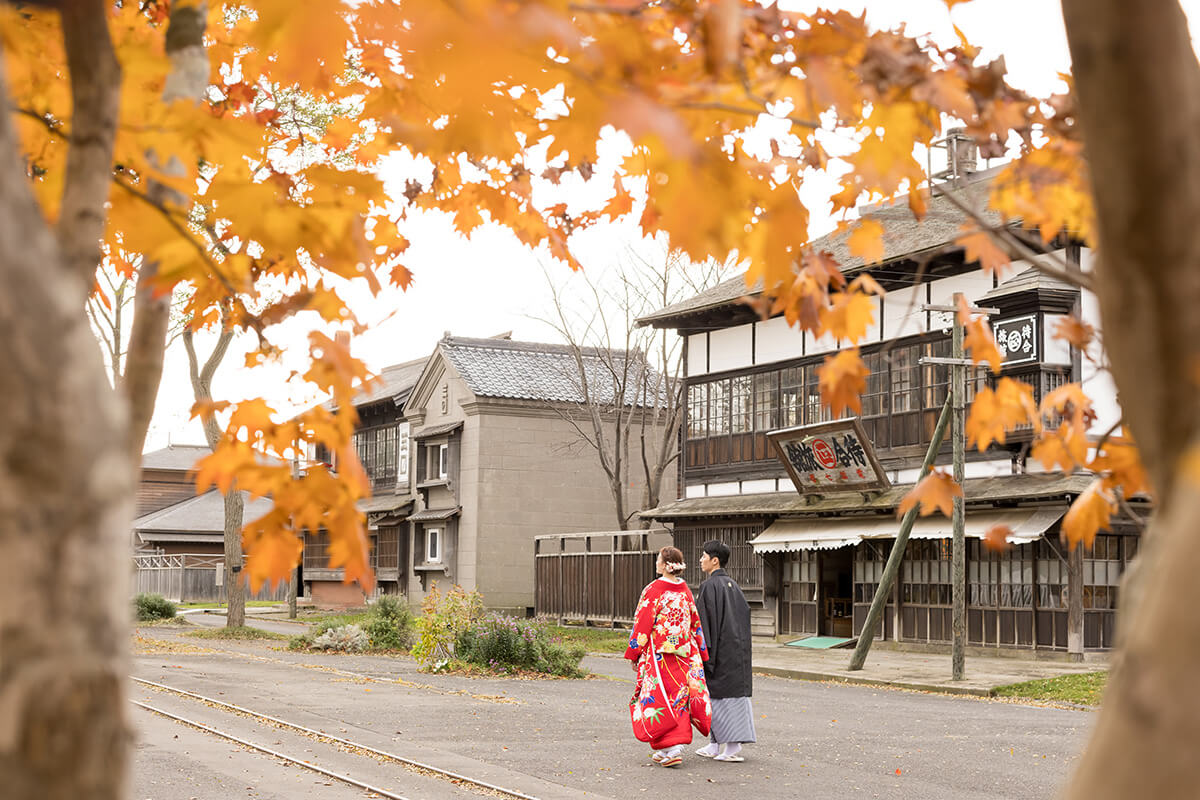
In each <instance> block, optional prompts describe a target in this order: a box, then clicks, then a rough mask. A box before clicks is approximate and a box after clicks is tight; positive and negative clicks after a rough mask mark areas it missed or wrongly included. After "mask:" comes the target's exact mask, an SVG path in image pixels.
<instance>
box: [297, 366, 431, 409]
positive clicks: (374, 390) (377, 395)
mask: <svg viewBox="0 0 1200 800" xmlns="http://www.w3.org/2000/svg"><path fill="white" fill-rule="evenodd" d="M425 361H426V359H424V358H418V359H415V360H413V361H405V362H402V363H400V364H392V365H391V366H390V367H384V368H383V369H381V370H380V371H379V375H378V376H377V377H376V379H375V381H374V382H372V383H371V384H370V386H369V387H368V388H367V391H362V390H360V393H359V394H358V395H356V396H355V398H354V406H355V408H361V407H362V406H369V405H371V404H373V403H378V402H381V401H383V400H392V401H393V402H395V403H396V405H398V406H399V405H403V404H404V401H405V400H407V399H408V396H409V394H411V393H412V390H413V387H414V386H416V385H417V379H418V378H420V377H421V372H422V371H423V370H424V369H425ZM321 407H322V408H328V409H334V408H336V407H337V404H335V403H334V402H333V400H326V401H325V402H324V403H322V404H321Z"/></svg>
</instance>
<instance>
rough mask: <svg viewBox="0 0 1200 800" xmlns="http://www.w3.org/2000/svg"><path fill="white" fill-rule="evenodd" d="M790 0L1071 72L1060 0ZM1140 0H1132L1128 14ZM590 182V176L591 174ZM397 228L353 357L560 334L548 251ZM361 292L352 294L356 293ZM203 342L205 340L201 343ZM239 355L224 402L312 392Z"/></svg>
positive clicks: (177, 425)
mask: <svg viewBox="0 0 1200 800" xmlns="http://www.w3.org/2000/svg"><path fill="white" fill-rule="evenodd" d="M781 5H783V6H784V7H786V8H789V9H797V10H802V11H811V10H813V9H815V8H817V7H818V6H823V7H827V8H828V7H831V6H833V7H840V8H845V9H848V10H850V11H853V12H856V13H857V12H860V11H862V10H864V9H865V10H866V12H867V16H868V20H869V21H871V22H872V23H873V24H874V25H875V26H877V27H881V28H891V27H897V26H901V25H903V26H907V29H908V32H909V33H910V34H913V35H916V34H929V35H931V36H933V37H934V38H935V39H936V40H938V41H940V42H944V43H947V44H949V43H951V42H953V41H955V34H954V31H953V28H952V23H953V24H956V25H958V27H959V28H961V29H962V30H963V31H964V32H965V33H966V35H967V36H968V37H969V38H970V40H971V41H972V42H974V43H975V44H976V45H978V46H980V47H982V48H983V57H984V58H992V57H995V56H996V55H1000V54H1003V55H1004V57H1005V61H1006V65H1007V67H1008V70H1009V81H1010V82H1011V83H1013V84H1014V85H1016V86H1017V87H1019V88H1022V89H1025V90H1027V91H1029V92H1031V93H1032V94H1035V95H1044V94H1047V93H1049V92H1052V91H1061V89H1062V88H1063V84H1062V83H1061V81H1060V80H1059V79H1058V77H1057V75H1058V73H1060V72H1064V71H1066V70H1067V69H1068V68H1069V65H1070V59H1069V56H1068V52H1067V43H1066V36H1065V33H1064V31H1063V24H1062V17H1061V15H1060V11H1059V7H1058V4H1057V3H1055V2H1051V1H1050V0H974V2H970V3H966V4H961V5H958V6H956V7H955V9H954V11H953V12H948V11H947V10H946V6H945V4H944V2H942V0H869V1H868V2H853V1H852V0H851V1H848V2H833V3H830V2H825V3H816V2H807V0H805V1H804V2H800V1H799V0H793V1H791V2H786V1H785V2H782V3H781ZM1183 5H1184V9H1185V11H1187V12H1188V15H1189V18H1194V16H1195V13H1196V12H1197V10H1200V0H1185V2H1184V3H1183ZM1135 7H1136V4H1133V3H1131V13H1133V9H1134V8H1135ZM597 183H598V182H597ZM831 225H832V222H831V220H829V219H827V218H826V219H814V221H813V228H814V229H813V230H812V231H810V232H811V233H812V234H813V235H820V234H822V233H824V232H825V230H826V229H828V228H829V227H830V226H831ZM405 235H406V236H407V237H408V239H409V240H410V241H411V243H412V244H411V247H410V248H409V250H408V253H407V254H406V255H407V257H406V259H405V263H406V264H407V266H408V267H409V268H410V269H412V270H413V272H414V273H415V275H416V279H415V281H414V283H413V286H412V287H411V288H410V289H409V291H408V292H406V293H404V292H399V291H385V293H384V294H383V295H381V296H380V297H379V298H376V299H373V300H371V299H370V298H368V297H367V296H366V293H365V292H364V293H363V294H362V296H361V302H356V303H355V308H356V310H357V311H358V313H359V316H360V319H361V320H363V321H364V322H367V323H369V324H370V325H371V329H370V330H369V331H368V332H367V333H366V334H364V335H361V336H358V337H356V338H355V340H354V345H353V347H354V353H355V355H357V356H359V357H360V358H363V359H364V360H366V362H367V363H368V365H369V366H370V367H371V368H372V369H375V370H378V369H382V368H383V367H385V366H387V365H389V364H395V363H398V362H401V361H407V360H410V359H415V358H422V357H425V356H427V355H429V353H431V352H432V350H433V348H434V345H435V344H436V343H437V340H438V339H440V338H441V336H442V335H443V333H444V332H446V331H450V332H451V333H453V334H455V335H459V336H491V335H494V334H497V333H500V332H503V331H512V333H513V337H514V338H517V339H525V340H533V341H557V340H558V337H557V335H556V333H555V332H554V331H553V330H552V329H550V328H548V327H547V326H546V325H544V324H542V323H539V322H537V321H536V320H535V319H533V318H534V317H538V316H542V315H545V314H546V313H547V309H548V307H549V290H548V289H547V287H546V285H545V279H544V277H543V273H542V266H541V264H543V263H545V264H551V270H552V274H553V273H554V271H557V277H556V278H555V279H556V280H557V281H558V282H559V284H560V290H566V291H570V289H571V288H572V285H573V284H572V282H576V283H577V282H578V278H577V277H576V276H575V275H574V274H573V273H572V272H571V271H570V270H569V269H568V268H567V267H566V266H563V265H561V264H554V263H552V262H550V260H549V257H548V254H547V253H546V252H545V251H543V252H541V253H537V252H534V251H531V250H528V249H527V248H525V247H523V246H521V245H519V244H518V243H517V242H516V241H515V239H514V238H513V237H512V236H511V235H508V234H506V233H505V232H503V231H502V230H500V229H499V228H497V227H495V226H488V227H484V228H480V229H477V230H476V231H475V232H474V234H473V235H472V237H471V238H470V239H469V240H467V239H464V238H463V237H461V236H459V235H457V234H456V233H455V232H454V231H453V229H452V227H451V225H450V223H449V221H448V218H445V217H442V216H441V215H436V214H435V215H426V217H425V218H423V219H422V220H421V222H420V225H419V226H415V225H410V226H409V228H408V229H407V230H406V231H405ZM626 246H630V247H635V248H637V249H638V250H639V252H643V253H646V254H651V253H653V252H655V251H661V249H662V246H661V244H660V245H657V246H656V245H655V243H653V242H650V241H646V240H643V239H642V238H641V237H640V235H639V232H638V231H637V230H636V228H635V227H634V226H633V225H630V224H623V225H622V224H618V225H613V226H608V227H607V228H606V229H603V230H598V229H594V230H591V231H588V232H585V233H584V234H581V235H578V236H576V237H575V238H573V239H572V243H571V249H572V252H573V253H575V255H576V257H577V258H578V259H579V260H580V261H581V263H583V265H584V268H585V269H587V270H589V272H593V273H594V272H600V271H603V270H605V269H606V268H607V267H608V266H609V265H610V264H612V263H613V261H614V259H616V258H618V257H619V256H620V254H621V253H622V252H623V250H624V248H625V247H626ZM355 299H356V300H359V299H360V298H355ZM295 322H296V323H297V324H294V325H293V326H291V327H292V328H293V329H294V330H295V337H294V340H295V341H296V343H297V344H298V345H299V347H300V348H301V349H302V350H303V349H305V348H306V344H305V342H306V340H305V338H304V331H306V330H307V329H308V326H310V325H311V324H312V321H311V320H309V319H305V318H300V319H298V320H296V321H295ZM198 342H199V347H200V349H201V351H202V352H203V351H204V350H206V349H207V341H206V339H205V338H204V337H201V338H199V339H198ZM249 344H250V342H248V341H247V342H245V343H243V347H242V349H241V350H240V351H237V350H236V348H231V351H230V354H229V356H227V357H226V361H225V364H224V365H223V366H222V368H221V370H220V371H219V372H218V374H217V378H216V382H215V384H216V385H215V387H214V392H215V394H216V395H217V396H218V397H220V398H224V399H233V400H237V399H242V398H245V397H254V396H265V397H268V398H270V399H272V400H274V401H275V402H276V404H277V406H278V407H280V408H281V409H285V410H287V411H292V410H295V409H297V408H301V407H304V406H307V405H309V404H310V403H312V402H315V401H316V400H318V399H319V398H317V397H315V396H304V395H303V394H302V393H300V392H299V391H298V388H297V389H292V388H289V387H288V386H286V385H285V384H284V382H283V379H284V378H285V376H286V370H287V368H293V367H297V366H299V365H300V363H301V362H300V361H296V362H293V363H291V364H288V365H287V366H286V367H284V368H281V369H278V370H276V369H270V370H263V369H258V370H253V371H251V370H246V369H245V368H243V367H242V360H243V359H242V354H243V353H244V352H245V351H246V350H247V349H248V348H249ZM191 403H192V396H191V386H190V383H189V380H188V377H187V359H186V355H185V354H184V352H183V348H182V346H180V345H176V346H173V347H172V348H171V349H170V350H168V353H167V365H166V369H165V370H164V374H163V381H162V388H161V390H160V392H159V396H158V405H157V408H156V412H155V416H154V421H153V422H152V424H151V427H150V433H149V436H148V438H147V444H146V449H147V450H153V449H157V448H159V447H163V446H165V445H166V444H168V442H173V443H176V444H198V443H203V441H204V438H203V434H202V432H201V430H200V426H199V425H198V424H196V423H195V422H189V421H188V409H189V408H190V407H191Z"/></svg>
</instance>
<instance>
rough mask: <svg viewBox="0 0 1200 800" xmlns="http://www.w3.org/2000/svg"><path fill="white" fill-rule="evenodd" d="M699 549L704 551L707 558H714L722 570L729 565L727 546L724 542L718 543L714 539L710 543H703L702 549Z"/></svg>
mask: <svg viewBox="0 0 1200 800" xmlns="http://www.w3.org/2000/svg"><path fill="white" fill-rule="evenodd" d="M701 549H703V550H704V552H705V553H706V554H707V555H708V556H709V558H715V559H716V560H717V563H719V564H720V565H721V567H722V569H724V567H725V565H726V564H728V563H729V545H727V544H725V543H724V542H718V541H717V540H716V539H714V540H712V541H711V542H705V543H704V547H703V548H701Z"/></svg>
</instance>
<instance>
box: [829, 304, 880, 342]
mask: <svg viewBox="0 0 1200 800" xmlns="http://www.w3.org/2000/svg"><path fill="white" fill-rule="evenodd" d="M875 307H876V301H875V300H873V299H872V298H871V297H870V296H869V295H866V294H863V293H862V292H857V291H855V292H850V291H846V292H839V293H837V294H835V295H834V296H833V297H832V298H831V301H830V304H829V306H828V307H826V308H822V309H821V311H820V321H821V329H822V330H823V331H824V332H826V333H829V334H831V335H833V336H834V337H836V338H837V339H845V340H847V341H850V342H854V343H856V344H857V343H858V342H859V341H861V340H862V339H863V337H865V336H866V335H867V329H868V328H869V327H870V326H871V323H873V322H874V321H875Z"/></svg>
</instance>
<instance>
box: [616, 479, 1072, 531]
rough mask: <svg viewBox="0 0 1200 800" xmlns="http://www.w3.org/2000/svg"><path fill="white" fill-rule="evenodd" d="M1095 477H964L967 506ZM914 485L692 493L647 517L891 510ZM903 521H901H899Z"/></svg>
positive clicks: (1038, 494) (1057, 491)
mask: <svg viewBox="0 0 1200 800" xmlns="http://www.w3.org/2000/svg"><path fill="white" fill-rule="evenodd" d="M1093 480H1095V478H1094V477H1093V476H1091V475H1056V474H1044V475H1043V474H1036V475H1035V474H1025V475H1002V476H998V477H993V478H972V479H969V480H966V481H964V485H963V494H964V496H965V497H966V503H967V505H968V506H969V505H972V504H974V503H991V502H1004V501H1013V500H1035V499H1042V500H1049V499H1053V498H1059V497H1061V498H1066V497H1067V496H1069V495H1077V494H1079V493H1080V492H1082V491H1083V490H1084V489H1086V488H1087V487H1088V486H1090V485H1091V483H1092V482H1093ZM910 489H912V484H906V485H896V486H892V487H891V488H890V489H888V490H887V491H884V492H880V493H879V494H877V495H874V496H872V497H871V498H870V499H869V500H864V499H863V496H862V493H860V492H840V493H837V494H829V495H823V496H819V497H816V498H812V497H806V496H803V495H801V494H799V493H798V492H771V493H767V494H744V495H729V496H722V497H689V498H687V499H684V500H675V501H673V502H670V503H663V504H662V505H661V506H659V507H658V508H652V509H650V510H649V511H643V512H641V514H640V515H639V516H641V517H642V518H644V519H655V520H665V521H670V520H676V519H688V518H700V517H725V516H764V517H774V516H782V515H788V516H791V515H798V514H822V513H838V512H846V511H888V510H891V509H894V508H896V507H897V506H899V505H900V501H901V500H902V499H903V498H904V495H906V494H908V492H909V490H910ZM897 524H898V523H897Z"/></svg>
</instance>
